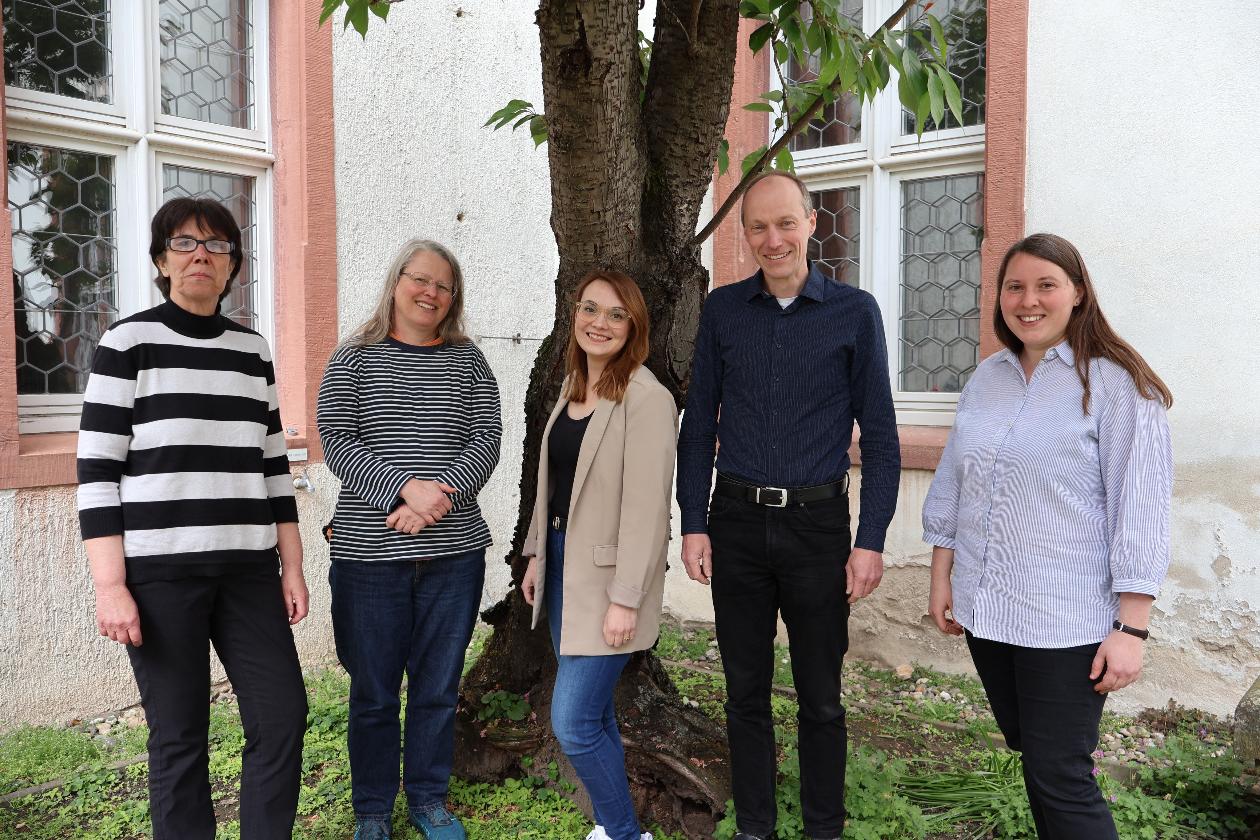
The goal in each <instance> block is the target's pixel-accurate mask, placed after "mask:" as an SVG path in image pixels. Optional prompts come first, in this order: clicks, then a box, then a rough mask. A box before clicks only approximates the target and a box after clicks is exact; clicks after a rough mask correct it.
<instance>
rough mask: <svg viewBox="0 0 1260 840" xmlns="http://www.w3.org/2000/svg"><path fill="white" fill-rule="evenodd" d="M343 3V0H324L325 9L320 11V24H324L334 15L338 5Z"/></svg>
mask: <svg viewBox="0 0 1260 840" xmlns="http://www.w3.org/2000/svg"><path fill="white" fill-rule="evenodd" d="M341 3H342V0H324V8H323V11H321V12H320V13H319V25H320V26H323V25H324V24H325V23H326V22H327V20H328V19H329V18H330V17H332V16H333V12H335V11H337V7H338V6H340V5H341Z"/></svg>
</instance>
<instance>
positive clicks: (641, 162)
mask: <svg viewBox="0 0 1260 840" xmlns="http://www.w3.org/2000/svg"><path fill="white" fill-rule="evenodd" d="M737 6H738V4H737V2H736V0H659V2H658V5H657V19H656V27H655V43H654V46H653V52H652V61H651V68H650V71H649V74H648V77H647V79H646V82H645V81H644V79H643V77H642V73H641V64H640V59H639V51H638V40H637V37H636V30H637V12H638V3H637V0H542V3H541V6H540V8H539V10H538V13H537V23H538V27H539V32H540V38H541V45H542V66H543V93H544V98H545V105H546V107H545V113H546V116H547V127H548V161H549V164H550V167H551V185H552V213H551V224H552V230H553V231H554V233H555V236H556V244H557V247H558V250H559V255H560V269H559V273H558V275H557V277H556V283H555V288H556V318H555V327H554V329H553V331H552V333H551V335H550V336H549V337H548V338H547V339H546V340H545V341H544V342H543V344H542V346H541V348H540V350H539V352H538V356H537V359H536V360H535V363H534V369H533V372H532V374H531V377H530V385H529V390H528V394H527V397H526V404H525V415H526V435H525V445H524V463H523V471H522V476H521V488H520V491H521V492H520V508H519V510H518V515H517V526H516V532H515V535H514V537H513V541H512V553H511V555H510V556H509V557H508V562H509V563H512V565H513V569H512V589H511V590H510V592H509V593H508V595H507V597H505V598H504V600H503V601H501V602H500V603H499V604H497V605H496V606H494V607H492V608H491V609H489V610H487V611H486V613H485V614H484V615H483V617H484V618H485V620H486V621H487V622H488V623H489V624H491V625H492V626H493V627H494V633H493V635H492V636H491V637H490V639H489V640H488V641H487V643H486V648H485V651H484V652H483V654H482V656H481V658H480V659H479V660H478V662H477V663H476V665H475V666H474V667H473V669H472V670H471V671H470V672H469V674H468V675H467V677H465V679H464V684H463V688H462V701H461V704H460V715H459V728H458V738H459V745H458V748H457V750H456V757H457V759H456V760H457V766H456V772H457V773H458V774H459V775H461V776H464V777H467V778H476V779H497V778H501V777H502V776H504V775H505V774H507V773H511V772H513V771H514V770H515V769H516V768H517V767H518V766H519V764H520V758H521V757H523V756H526V755H529V756H532V757H535V758H537V759H538V760H543V761H545V760H549V759H550V758H555V757H558V756H559V749H558V747H557V746H556V744H555V741H554V738H553V737H552V736H551V732H550V726H549V710H550V699H551V689H552V685H553V683H554V675H555V659H554V657H553V655H552V652H551V644H550V640H549V639H548V637H547V630H546V627H545V626H542V627H539V628H538V629H537V630H530V628H529V623H530V609H529V607H528V606H527V605H526V604H525V602H524V599H523V598H522V596H521V594H520V589H519V584H520V579H521V576H522V575H523V574H524V571H525V563H524V562H522V561H521V560H520V559H519V558H518V557H517V554H518V553H519V551H520V548H521V545H522V543H523V541H524V536H525V532H526V530H527V529H528V521H529V515H530V512H531V511H532V509H533V505H534V496H535V475H536V471H537V465H538V456H539V450H540V445H541V440H542V431H543V427H544V425H545V424H546V420H547V417H548V414H549V413H550V409H551V407H552V406H553V405H554V404H555V400H556V399H557V397H558V394H559V386H560V382H561V379H562V377H563V373H564V351H565V347H566V345H567V341H568V336H569V331H570V330H571V328H572V317H573V312H572V308H571V303H570V302H571V301H572V299H573V292H574V289H575V287H576V284H577V281H578V280H579V279H580V278H581V276H582V275H583V274H584V273H586V272H587V271H589V270H590V269H592V268H596V267H610V268H617V269H619V270H622V271H626V272H628V273H629V274H631V276H633V277H634V278H635V279H636V280H637V281H638V283H639V286H640V288H642V290H643V294H644V297H645V298H646V300H647V304H648V310H649V313H650V315H651V320H652V341H651V355H650V356H649V360H648V366H649V367H651V368H652V370H653V372H654V373H656V375H657V377H658V378H659V379H660V380H661V382H663V383H664V384H665V385H666V386H667V387H669V388H670V390H671V391H672V392H673V393H674V395H675V398H676V399H677V400H678V402H679V404H680V405H681V403H682V399H683V396H684V394H685V390H686V383H687V377H688V372H689V368H690V364H691V351H692V346H693V344H694V341H695V332H696V326H697V322H698V319H699V312H700V307H701V304H702V303H703V300H704V294H705V290H706V289H707V287H708V279H709V278H708V272H707V271H706V270H705V269H704V267H703V265H702V264H701V262H700V249H699V246H698V245H697V244H696V243H695V232H696V222H697V218H698V216H699V212H700V208H701V205H702V203H703V200H704V196H705V192H706V190H707V188H708V185H709V183H710V180H711V177H712V173H713V165H714V159H715V157H716V150H717V146H718V143H719V141H720V140H721V138H722V135H723V130H724V128H725V125H726V118H727V115H728V111H729V107H730V96H731V85H732V78H733V73H734V65H735V49H736V38H737V30H738V14H737ZM496 688H503V689H506V690H509V691H512V692H515V693H517V694H522V695H526V696H528V698H529V700H530V703H531V706H532V708H533V710H534V713H535V716H536V719H535V720H533V721H532V722H526V724H522V725H508V724H506V723H503V722H494V723H492V724H491V725H486V724H485V723H484V722H481V721H478V720H477V719H476V711H477V709H478V708H479V707H480V698H481V697H482V696H483V695H484V694H485V692H487V691H491V690H494V689H496ZM616 704H617V716H618V722H619V724H620V726H621V731H622V736H623V740H624V742H625V747H626V765H627V770H628V772H629V775H630V780H631V787H632V790H633V791H634V794H635V799H636V806H637V807H638V809H639V814H640V818H641V819H642V820H643V821H644V822H645V823H647V822H656V823H659V824H660V825H662V826H663V827H665V828H666V829H671V830H682V831H683V832H685V833H686V834H687V836H689V837H708V836H711V834H712V831H713V826H714V823H715V822H716V819H717V817H718V816H719V815H720V813H721V812H722V811H723V810H724V809H725V803H726V800H727V798H728V796H729V757H728V753H727V747H726V739H725V734H724V733H723V732H722V730H721V727H719V726H718V725H717V724H715V723H714V722H713V721H712V720H710V719H709V718H707V717H705V716H704V715H703V714H701V713H700V712H699V711H696V710H694V709H691V708H688V707H686V706H683V705H682V703H681V702H679V698H678V694H677V692H676V690H675V689H674V686H673V684H672V683H671V682H670V680H669V677H668V676H667V675H666V674H665V672H664V670H663V669H662V668H661V665H660V663H659V662H658V661H657V660H656V658H655V657H654V656H653V655H652V654H651V653H650V652H645V653H642V654H636V655H635V656H634V657H632V658H631V660H630V663H629V664H628V665H627V666H626V670H625V673H624V674H623V675H622V679H621V681H620V683H619V684H618V687H617V691H616ZM565 766H566V767H567V764H566V765H565Z"/></svg>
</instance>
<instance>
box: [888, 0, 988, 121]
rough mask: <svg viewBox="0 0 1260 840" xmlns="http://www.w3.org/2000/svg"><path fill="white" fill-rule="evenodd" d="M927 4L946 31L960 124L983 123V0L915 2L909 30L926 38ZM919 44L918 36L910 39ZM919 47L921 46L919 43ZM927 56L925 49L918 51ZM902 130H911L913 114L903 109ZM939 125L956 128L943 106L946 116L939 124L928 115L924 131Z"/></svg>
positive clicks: (985, 9)
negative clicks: (960, 111)
mask: <svg viewBox="0 0 1260 840" xmlns="http://www.w3.org/2000/svg"><path fill="white" fill-rule="evenodd" d="M925 5H930V6H931V12H932V14H934V15H936V17H937V19H938V20H940V22H941V28H942V29H944V30H945V40H946V42H947V43H948V44H949V51H948V53H947V58H948V59H949V60H948V62H947V66H948V67H949V72H950V75H951V76H953V77H954V81H955V82H956V83H957V84H958V92H959V93H960V94H962V112H963V121H962V124H963V125H965V126H966V125H983V124H984V77H985V61H986V53H985V49H986V47H985V45H986V42H987V40H988V37H989V14H988V6H987V3H986V0H935V2H933V3H930V4H925V3H923V2H919V3H916V4H915V6H914V8H912V9H911V10H910V17H909V19H910V20H912V21H915V23H914V25H913V26H912V27H911V28H912V29H915V30H918V31H921V32H922V33H923V34H924V35H925V36H926V37H927V38H928V39H929V40H931V38H932V30H931V28H930V27H929V26H928V22H927V18H925V17H924V16H923V13H924V6H925ZM912 43H914V44H916V45H919V44H918V39H914V40H913V42H912ZM919 46H922V45H919ZM920 52H921V54H922V55H926V54H927V52H926V51H925V50H921V51H920ZM902 113H903V117H902V119H903V123H904V125H903V126H902V131H903V132H904V133H906V134H913V133H914V114H912V113H910V112H909V111H905V110H904V109H903V112H902ZM941 128H958V121H957V120H955V119H954V115H953V114H951V113H950V112H949V109H948V108H946V109H945V118H944V119H943V120H941V123H940V125H937V124H936V122H935V121H934V120H933V119H932V118H931V117H928V118H927V120H926V122H925V125H924V129H923V130H924V131H936V130H937V129H941Z"/></svg>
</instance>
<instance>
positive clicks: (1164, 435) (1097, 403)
mask: <svg viewBox="0 0 1260 840" xmlns="http://www.w3.org/2000/svg"><path fill="white" fill-rule="evenodd" d="M1074 358H1075V357H1074V356H1073V354H1072V349H1071V347H1069V346H1068V343H1067V342H1066V341H1064V342H1062V343H1061V344H1059V345H1058V346H1057V347H1055V348H1052V349H1051V350H1049V351H1048V352H1047V353H1046V356H1045V358H1044V359H1043V360H1042V361H1041V363H1040V364H1039V365H1038V366H1037V369H1036V371H1035V372H1034V373H1033V377H1032V381H1031V382H1026V381H1025V379H1024V372H1023V370H1022V369H1021V367H1020V364H1019V359H1018V358H1017V357H1016V356H1015V354H1013V353H1012V352H1011V351H1009V350H1002V351H1000V352H998V353H995V354H993V355H992V356H991V357H989V358H988V359H986V360H985V361H984V362H982V363H981V364H980V366H979V367H977V368H976V371H975V373H974V374H972V377H971V381H970V382H968V383H967V387H966V388H965V389H963V393H962V395H961V396H960V398H959V401H958V414H957V419H956V420H955V422H954V429H953V431H952V432H951V433H950V436H949V443H948V444H947V445H946V447H945V452H944V454H943V455H942V457H941V463H940V466H939V467H938V468H937V470H936V477H935V478H934V479H933V481H932V487H931V489H930V490H929V491H928V496H927V501H926V502H925V503H924V505H923V531H924V533H923V539H924V541H925V542H927V543H929V544H931V545H939V546H943V547H945V548H952V549H954V570H953V598H954V601H953V612H954V618H955V620H957V621H958V622H959V623H960V624H962V626H963V627H966V628H967V629H968V630H970V631H971V633H972V634H973V635H975V636H977V637H979V638H983V639H991V640H993V641H998V642H1006V643H1008V644H1014V645H1022V646H1025V647H1035V648H1063V647H1074V646H1076V645H1085V644H1093V643H1095V642H1100V641H1102V640H1103V639H1104V638H1106V637H1107V634H1108V633H1110V632H1111V622H1112V620H1114V619H1115V618H1116V615H1117V605H1118V602H1119V597H1118V594H1117V593H1120V592H1143V593H1146V594H1148V595H1156V594H1157V593H1158V591H1159V587H1160V585H1161V584H1162V583H1163V580H1164V574H1165V572H1166V571H1167V570H1168V559H1169V507H1170V505H1171V500H1172V444H1171V440H1170V437H1169V433H1168V420H1167V416H1166V413H1165V410H1164V407H1163V405H1162V404H1161V403H1160V402H1159V401H1158V400H1148V399H1145V398H1143V397H1142V396H1141V395H1140V394H1139V393H1138V392H1137V387H1136V386H1135V385H1134V383H1133V379H1132V377H1130V376H1129V374H1128V373H1127V372H1126V371H1125V370H1124V368H1122V367H1120V366H1119V365H1117V364H1115V363H1114V362H1111V361H1109V360H1106V359H1095V360H1093V361H1092V362H1091V363H1090V391H1091V393H1090V403H1089V415H1088V416H1086V415H1085V414H1084V413H1083V412H1082V411H1081V396H1082V394H1083V392H1084V389H1083V387H1082V386H1081V381H1080V378H1079V377H1078V376H1077V373H1076V369H1075V368H1074V367H1073V365H1074Z"/></svg>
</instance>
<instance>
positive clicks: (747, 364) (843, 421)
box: [678, 264, 901, 551]
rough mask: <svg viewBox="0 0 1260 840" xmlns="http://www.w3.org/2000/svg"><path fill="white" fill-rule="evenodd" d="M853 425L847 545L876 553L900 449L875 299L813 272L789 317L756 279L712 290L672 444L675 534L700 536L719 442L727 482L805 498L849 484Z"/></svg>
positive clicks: (889, 510) (891, 502)
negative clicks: (855, 518)
mask: <svg viewBox="0 0 1260 840" xmlns="http://www.w3.org/2000/svg"><path fill="white" fill-rule="evenodd" d="M719 410H720V414H721V417H720V419H719ZM854 420H856V421H857V422H858V425H860V426H861V428H862V437H861V439H860V441H859V446H860V447H861V450H862V511H861V520H860V523H859V525H858V530H857V536H856V538H855V539H854V545H855V546H856V547H858V548H868V549H871V550H872V551H883V549H884V535H885V532H886V531H887V530H888V523H889V522H891V521H892V515H893V511H894V510H895V508H896V507H897V487H898V483H899V481H900V477H901V449H900V446H899V443H898V440H897V418H896V413H895V411H894V410H893V400H892V384H891V380H890V379H889V377H888V348H887V345H886V344H885V342H884V328H883V321H882V319H881V318H880V314H879V306H878V305H877V304H876V303H875V298H873V297H871V295H870V294H869V293H867V292H863V291H861V290H859V289H855V288H853V287H852V286H846V285H844V284H843V283H837V282H835V281H834V280H831V279H830V278H828V277H825V276H824V275H823V274H822V273H821V272H819V271H818V269H817V267H816V266H814V265H812V264H811V266H810V272H809V277H808V278H807V279H806V281H805V286H804V288H803V289H802V290H801V294H800V295H799V296H798V297H797V299H796V300H795V301H793V302H792V304H791V305H789V306H788V307H786V308H783V307H781V306H780V305H779V302H778V301H777V300H775V299H774V298H773V297H771V296H770V295H769V294H767V293H766V292H765V290H764V284H763V281H762V276H761V272H760V271H758V272H757V273H756V274H754V275H753V276H752V277H749V278H748V279H747V280H743V281H741V282H739V283H733V284H731V285H729V286H723V287H721V288H717V289H714V290H713V291H712V292H711V293H710V294H709V297H708V300H706V301H705V304H704V311H703V312H702V313H701V316H700V329H699V332H698V334H697V335H696V346H695V354H694V356H693V360H692V367H691V384H690V386H689V388H688V391H687V410H686V412H684V414H683V419H682V430H681V432H680V434H679V437H678V507H679V509H680V510H681V511H682V531H683V533H684V534H697V533H707V531H708V527H707V526H708V514H707V512H708V504H709V491H710V487H711V483H712V477H713V466H714V446H715V443H716V441H717V440H718V439H720V440H721V444H722V447H721V451H720V452H718V454H717V469H718V471H719V472H721V473H722V474H723V475H727V476H730V477H731V478H734V479H737V480H739V481H743V482H746V483H749V484H754V485H759V486H763V487H809V486H812V485H815V484H827V483H830V482H833V481H839V480H840V479H841V478H843V477H844V475H845V473H847V472H848V470H849V444H850V443H852V442H853V422H854Z"/></svg>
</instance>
